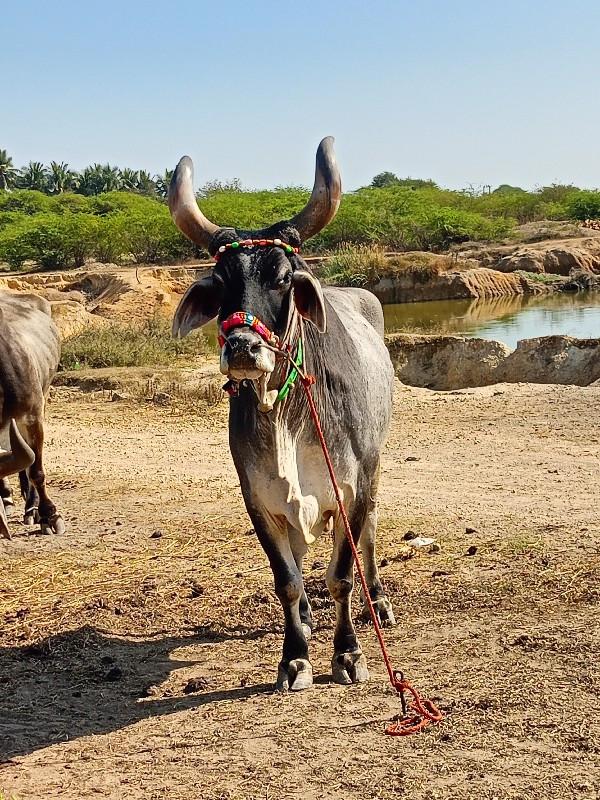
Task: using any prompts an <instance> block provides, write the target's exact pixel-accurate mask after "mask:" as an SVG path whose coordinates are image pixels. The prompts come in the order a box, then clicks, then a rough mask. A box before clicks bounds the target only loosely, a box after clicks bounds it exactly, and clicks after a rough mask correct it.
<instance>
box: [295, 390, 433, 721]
mask: <svg viewBox="0 0 600 800" xmlns="http://www.w3.org/2000/svg"><path fill="white" fill-rule="evenodd" d="M314 383H315V379H314V377H313V376H312V375H303V376H302V386H303V387H304V392H305V393H306V398H307V400H308V404H309V406H310V413H311V416H312V418H313V422H314V424H315V429H316V431H317V435H318V437H319V441H320V442H321V447H322V448H323V455H324V456H325V461H326V463H327V469H328V470H329V476H330V478H331V483H332V484H333V490H334V492H335V499H336V500H337V504H338V507H339V509H340V514H341V516H342V520H343V521H344V528H345V530H346V537H347V538H348V544H349V545H350V549H351V550H352V555H353V557H354V562H355V564H356V570H357V572H358V576H359V578H360V582H361V585H362V589H363V593H364V596H365V599H366V601H367V605H368V606H369V613H370V615H371V619H372V621H373V627H374V628H375V633H376V634H377V638H378V639H379V646H380V647H381V653H382V655H383V660H384V661H385V666H386V668H387V671H388V675H389V679H390V683H391V684H392V686H393V687H394V689H395V690H396V691H397V692H398V694H399V695H400V700H401V702H402V711H403V716H402V717H401V718H400V719H398V720H397V721H395V722H393V723H392V724H391V725H388V727H387V728H386V729H385V732H386V733H387V734H389V735H390V736H406V735H407V734H409V733H415V732H416V731H419V730H421V728H424V727H425V725H427V724H429V722H439V721H440V720H441V719H442V712H441V711H440V710H439V709H438V708H436V706H435V705H434V704H433V703H432V702H431V700H421V698H420V697H419V695H418V693H417V690H416V689H414V688H413V687H412V686H411V685H410V683H409V682H408V681H407V680H405V679H404V676H403V675H402V673H401V672H399V671H395V670H394V669H393V667H392V664H391V661H390V657H389V655H388V652H387V649H386V646H385V641H384V639H383V634H382V632H381V626H380V624H379V620H378V619H377V613H376V612H375V608H374V606H373V601H372V600H371V595H370V593H369V589H368V587H367V581H366V579H365V575H364V572H363V569H362V567H361V564H360V561H359V558H358V550H357V549H356V545H355V544H354V539H353V537H352V531H351V530H350V523H349V522H348V517H347V516H346V509H345V508H344V502H343V500H342V496H341V494H340V488H339V486H338V484H337V481H336V478H335V473H334V471H333V466H332V464H331V459H330V457H329V451H328V449H327V444H326V443H325V436H324V435H323V430H322V428H321V424H320V423H319V417H318V415H317V409H316V408H315V403H314V400H313V397H312V394H311V391H310V387H311V386H312V385H313V384H314ZM405 691H408V692H410V693H411V694H412V696H413V699H412V700H411V701H410V703H408V704H407V703H406V701H405V699H404V692H405ZM407 708H410V709H411V711H415V712H416V713H415V714H414V715H413V716H407V715H406V712H407Z"/></svg>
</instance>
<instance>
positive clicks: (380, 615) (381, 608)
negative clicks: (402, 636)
mask: <svg viewBox="0 0 600 800" xmlns="http://www.w3.org/2000/svg"><path fill="white" fill-rule="evenodd" d="M373 608H374V609H375V614H376V616H377V622H379V624H380V625H381V627H382V628H391V627H393V626H394V625H395V624H396V617H395V616H394V611H393V609H392V604H391V603H390V601H389V600H388V599H387V597H385V596H384V597H380V598H379V599H378V600H373ZM360 617H361V619H362V620H363V622H371V612H370V611H369V606H368V604H367V603H365V604H364V605H363V607H362V611H361V612H360Z"/></svg>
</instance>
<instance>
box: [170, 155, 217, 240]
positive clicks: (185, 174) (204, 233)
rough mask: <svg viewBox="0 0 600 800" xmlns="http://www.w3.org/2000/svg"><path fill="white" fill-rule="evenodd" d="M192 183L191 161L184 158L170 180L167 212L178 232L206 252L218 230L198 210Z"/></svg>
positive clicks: (192, 168)
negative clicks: (168, 211)
mask: <svg viewBox="0 0 600 800" xmlns="http://www.w3.org/2000/svg"><path fill="white" fill-rule="evenodd" d="M193 181H194V165H193V164H192V159H191V158H189V156H184V157H183V158H182V159H181V160H180V161H179V164H177V167H176V169H175V172H174V173H173V177H172V178H171V184H170V186H169V210H170V211H171V216H172V217H173V222H174V223H175V225H177V227H178V228H179V230H180V231H181V232H182V233H183V234H184V235H185V236H187V237H188V239H191V240H192V242H194V244H199V245H201V246H202V247H205V248H206V249H207V250H208V248H209V245H210V241H211V239H212V237H213V236H214V234H215V233H216V232H217V231H218V230H220V228H219V226H218V225H215V224H214V222H211V221H210V220H209V219H207V218H206V217H205V216H204V214H203V213H202V212H201V211H200V209H199V208H198V203H197V202H196V195H195V194H194V185H193Z"/></svg>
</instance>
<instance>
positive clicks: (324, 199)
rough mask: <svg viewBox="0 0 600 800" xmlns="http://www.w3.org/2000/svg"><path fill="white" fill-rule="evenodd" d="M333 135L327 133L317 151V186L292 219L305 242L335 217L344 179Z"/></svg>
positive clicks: (291, 223) (293, 224)
mask: <svg viewBox="0 0 600 800" xmlns="http://www.w3.org/2000/svg"><path fill="white" fill-rule="evenodd" d="M333 141H334V139H333V136H327V137H326V138H325V139H323V141H322V142H321V144H320V145H319V149H318V150H317V166H316V169H315V185H314V187H313V190H312V194H311V196H310V199H309V201H308V203H307V204H306V206H305V207H304V208H303V209H302V211H301V212H300V213H299V214H296V216H295V217H294V218H293V219H291V220H290V225H292V226H293V227H294V228H296V230H297V231H298V233H299V234H300V239H301V240H302V241H306V239H310V237H311V236H314V235H315V234H316V233H319V231H321V230H323V228H324V227H325V226H326V225H328V224H329V223H330V222H331V220H332V219H333V218H334V217H335V215H336V212H337V210H338V208H339V205H340V200H341V197H342V179H341V178H340V171H339V168H338V165H337V161H336V160H335V153H334V152H333Z"/></svg>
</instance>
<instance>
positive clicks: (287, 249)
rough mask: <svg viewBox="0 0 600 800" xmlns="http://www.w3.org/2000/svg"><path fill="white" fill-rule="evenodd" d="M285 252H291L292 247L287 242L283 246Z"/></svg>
mask: <svg viewBox="0 0 600 800" xmlns="http://www.w3.org/2000/svg"><path fill="white" fill-rule="evenodd" d="M285 252H286V253H291V252H292V248H291V247H290V246H289V244H286V246H285Z"/></svg>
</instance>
